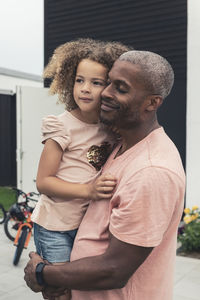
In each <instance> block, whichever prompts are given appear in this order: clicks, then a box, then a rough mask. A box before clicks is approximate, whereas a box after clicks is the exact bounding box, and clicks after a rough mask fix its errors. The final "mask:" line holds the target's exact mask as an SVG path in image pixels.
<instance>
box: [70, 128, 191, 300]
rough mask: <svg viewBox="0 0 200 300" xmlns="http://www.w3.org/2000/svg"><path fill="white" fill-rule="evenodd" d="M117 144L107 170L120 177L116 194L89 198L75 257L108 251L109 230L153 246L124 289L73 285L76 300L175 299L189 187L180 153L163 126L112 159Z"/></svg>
mask: <svg viewBox="0 0 200 300" xmlns="http://www.w3.org/2000/svg"><path fill="white" fill-rule="evenodd" d="M119 147H120V145H119V146H118V147H117V148H116V149H115V150H114V152H113V153H112V154H111V156H110V158H109V159H108V161H107V163H106V165H105V166H104V169H103V173H106V172H109V173H111V174H113V175H115V176H116V177H117V179H118V185H117V187H116V190H115V193H114V195H113V198H112V199H111V201H110V202H109V201H104V200H102V201H96V202H95V201H92V202H91V203H90V205H89V208H88V210H87V212H86V214H85V216H84V218H83V221H82V223H81V225H80V227H79V230H78V233H77V236H76V239H75V243H74V247H73V250H72V254H71V260H72V261H73V260H77V259H80V258H83V257H89V256H96V255H101V254H102V253H104V252H105V251H106V249H107V247H108V243H109V232H111V233H112V235H114V236H115V237H116V238H117V239H118V240H120V241H124V242H126V243H129V244H133V245H138V246H143V247H154V249H153V251H152V252H151V254H150V255H149V256H148V258H147V259H146V260H145V261H144V263H143V264H142V265H141V266H140V267H139V268H138V270H137V271H136V272H135V273H134V274H133V275H132V277H131V278H130V279H129V281H128V283H127V284H126V286H125V287H124V288H122V289H113V290H103V291H102V290H100V291H77V290H73V291H72V300H80V299H81V300H100V299H104V300H150V299H151V300H161V299H162V300H172V290H173V274H174V263H175V256H176V242H177V228H178V224H179V222H180V219H181V215H182V212H183V203H184V191H185V174H184V169H183V166H182V162H181V159H180V156H179V153H178V151H177V149H176V147H175V145H174V144H173V142H172V141H171V140H170V139H169V138H168V136H167V135H166V134H165V132H164V130H163V128H159V129H156V130H154V131H153V132H151V133H150V134H149V135H148V136H147V137H146V138H144V139H143V140H142V141H140V142H139V143H138V144H136V145H135V146H133V147H132V148H131V149H129V150H127V151H126V152H125V153H124V154H122V155H120V156H118V157H117V158H115V159H114V157H115V155H116V153H117V151H118V150H119ZM121 255H122V256H123V255H124V254H123V253H122V254H121ZM130 263H131V262H130ZM124 268H126V266H124Z"/></svg>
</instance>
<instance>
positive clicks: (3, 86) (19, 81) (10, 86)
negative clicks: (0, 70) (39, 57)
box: [0, 74, 43, 92]
mask: <svg viewBox="0 0 200 300" xmlns="http://www.w3.org/2000/svg"><path fill="white" fill-rule="evenodd" d="M16 86H34V87H42V86H43V82H42V81H34V80H29V79H24V78H18V77H13V76H6V75H2V74H0V90H12V91H13V92H16Z"/></svg>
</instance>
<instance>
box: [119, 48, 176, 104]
mask: <svg viewBox="0 0 200 300" xmlns="http://www.w3.org/2000/svg"><path fill="white" fill-rule="evenodd" d="M119 60H120V61H128V62H131V63H133V64H135V65H138V66H139V67H140V69H141V72H142V73H141V74H140V75H142V79H143V81H144V84H145V86H146V87H147V88H149V89H150V90H151V92H152V93H153V94H158V95H160V96H162V98H163V99H164V98H166V97H167V96H168V95H169V93H170V91H171V89H172V86H173V83H174V72H173V69H172V67H171V65H170V64H169V62H168V61H167V60H166V59H165V58H164V57H162V56H160V55H158V54H156V53H153V52H150V51H141V50H132V51H128V52H125V53H123V54H122V55H121V56H120V57H119Z"/></svg>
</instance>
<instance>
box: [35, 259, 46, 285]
mask: <svg viewBox="0 0 200 300" xmlns="http://www.w3.org/2000/svg"><path fill="white" fill-rule="evenodd" d="M45 266H46V264H45V263H43V262H40V263H39V264H37V266H36V269H35V275H36V279H37V282H38V284H39V285H45V281H44V278H43V269H44V267H45Z"/></svg>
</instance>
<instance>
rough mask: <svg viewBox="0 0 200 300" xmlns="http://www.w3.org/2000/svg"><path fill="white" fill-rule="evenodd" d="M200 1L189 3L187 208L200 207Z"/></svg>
mask: <svg viewBox="0 0 200 300" xmlns="http://www.w3.org/2000/svg"><path fill="white" fill-rule="evenodd" d="M199 12H200V1H199V0H189V1H188V45H187V53H188V61H187V148H186V149H187V153H186V172H187V192H186V206H187V207H191V206H192V205H198V206H199V207H200V93H199V90H200V75H199V74H200V38H199V37H200V17H199Z"/></svg>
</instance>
